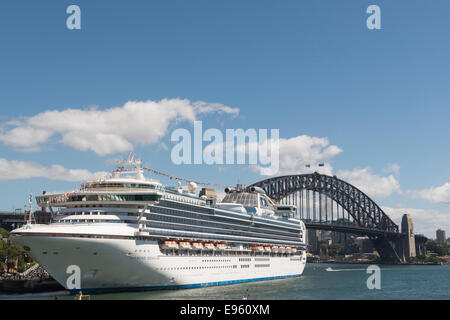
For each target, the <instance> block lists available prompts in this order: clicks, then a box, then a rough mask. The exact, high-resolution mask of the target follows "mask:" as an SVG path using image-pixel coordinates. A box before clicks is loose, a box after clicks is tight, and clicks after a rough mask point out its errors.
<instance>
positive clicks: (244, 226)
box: [147, 210, 299, 237]
mask: <svg viewBox="0 0 450 320" xmlns="http://www.w3.org/2000/svg"><path fill="white" fill-rule="evenodd" d="M161 211H171V210H161ZM166 213H167V212H166ZM187 217H189V218H191V219H187ZM193 218H195V215H193V214H189V213H187V214H185V215H184V217H183V216H182V215H178V214H176V217H167V216H159V215H152V216H150V217H148V218H147V221H149V220H151V221H167V222H176V223H183V224H193V225H202V226H208V227H215V228H221V229H232V230H236V229H237V230H239V229H240V230H245V231H247V230H248V224H242V223H240V225H236V224H237V223H236V222H235V223H236V224H232V225H231V223H230V222H229V221H227V222H223V223H227V224H228V225H223V223H220V222H217V221H214V220H212V219H195V220H193ZM207 218H209V217H207ZM209 221H211V222H209ZM253 232H256V233H258V232H263V233H264V234H273V235H278V236H287V237H298V236H299V233H298V232H288V231H284V230H283V231H281V230H273V231H272V230H267V229H266V228H265V229H260V230H253Z"/></svg>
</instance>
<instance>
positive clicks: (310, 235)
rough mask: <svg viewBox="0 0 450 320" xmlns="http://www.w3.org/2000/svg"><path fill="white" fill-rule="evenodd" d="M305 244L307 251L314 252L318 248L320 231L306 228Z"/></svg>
mask: <svg viewBox="0 0 450 320" xmlns="http://www.w3.org/2000/svg"><path fill="white" fill-rule="evenodd" d="M306 232H307V241H308V242H307V245H308V251H309V252H316V251H317V250H318V248H319V244H318V243H319V237H320V231H319V230H315V229H307V230H306Z"/></svg>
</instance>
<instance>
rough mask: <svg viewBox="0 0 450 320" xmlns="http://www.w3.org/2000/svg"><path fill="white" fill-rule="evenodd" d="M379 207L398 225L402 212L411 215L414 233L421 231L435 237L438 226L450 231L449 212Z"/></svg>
mask: <svg viewBox="0 0 450 320" xmlns="http://www.w3.org/2000/svg"><path fill="white" fill-rule="evenodd" d="M381 209H383V211H384V212H385V213H386V214H387V215H388V216H389V217H390V218H391V219H392V220H393V221H394V222H395V223H397V224H398V225H399V226H401V221H402V217H403V214H405V213H407V214H409V215H411V217H412V219H413V227H414V233H415V234H418V233H422V234H424V235H425V236H427V237H429V238H435V237H436V230H437V229H438V228H441V229H444V230H447V232H448V231H450V212H440V211H437V210H425V209H412V208H391V207H381Z"/></svg>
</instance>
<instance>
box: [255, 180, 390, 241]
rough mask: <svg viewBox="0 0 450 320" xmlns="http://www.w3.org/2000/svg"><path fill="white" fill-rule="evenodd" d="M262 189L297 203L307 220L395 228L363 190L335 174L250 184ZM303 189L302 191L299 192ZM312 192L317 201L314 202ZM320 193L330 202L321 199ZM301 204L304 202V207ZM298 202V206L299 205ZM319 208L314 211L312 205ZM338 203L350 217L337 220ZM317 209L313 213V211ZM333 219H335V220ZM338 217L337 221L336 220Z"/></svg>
mask: <svg viewBox="0 0 450 320" xmlns="http://www.w3.org/2000/svg"><path fill="white" fill-rule="evenodd" d="M251 186H257V187H260V188H262V189H264V191H265V192H266V194H267V195H268V196H269V197H270V198H272V199H274V200H276V201H277V202H284V203H289V204H295V205H297V207H298V209H297V213H298V214H299V216H300V218H301V219H303V220H306V221H307V223H310V224H312V223H326V224H329V223H333V221H334V223H336V224H342V223H344V224H345V223H347V224H348V225H349V228H350V225H352V228H353V229H358V228H361V229H367V230H366V231H373V232H375V233H379V232H382V233H383V232H389V233H398V232H399V227H398V225H397V224H395V223H394V222H393V221H392V220H391V219H390V218H389V216H388V215H387V214H386V213H385V212H384V211H383V210H382V209H381V208H380V207H379V206H378V205H377V204H376V203H375V202H374V201H373V200H372V199H370V198H369V197H368V196H367V195H366V194H365V193H363V192H362V191H361V190H359V189H358V188H356V187H355V186H353V185H351V184H350V183H348V182H345V181H343V180H340V179H338V178H337V177H336V176H333V177H331V176H327V175H323V174H319V173H312V174H302V175H289V176H280V177H275V178H269V179H266V180H262V181H259V182H257V183H254V184H252V185H251ZM303 191H306V192H303ZM308 191H312V192H313V199H312V200H313V201H312V210H311V208H310V207H311V206H310V205H311V199H310V198H311V197H310V195H309V192H308ZM316 193H318V194H319V201H318V203H317V201H316ZM322 195H324V196H326V197H327V198H328V199H330V200H331V203H330V201H326V200H325V201H323V200H322ZM333 202H335V203H336V209H337V215H336V216H335V215H334V211H333V208H334V206H333ZM305 204H307V205H306V206H305ZM299 205H300V206H299ZM317 206H318V207H319V210H318V211H317V210H316V207H317ZM339 206H340V207H341V208H342V209H343V210H345V211H346V212H347V213H348V216H350V217H351V219H350V218H347V219H345V217H344V215H343V217H344V218H341V219H339V211H338V210H339ZM316 211H317V212H316ZM335 218H336V220H335ZM339 220H340V221H339Z"/></svg>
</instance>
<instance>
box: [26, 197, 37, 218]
mask: <svg viewBox="0 0 450 320" xmlns="http://www.w3.org/2000/svg"><path fill="white" fill-rule="evenodd" d="M28 203H29V205H30V212H29V213H28V221H27V224H32V222H33V219H34V214H33V195H32V194H31V193H30V197H29V199H28ZM35 222H36V220H35Z"/></svg>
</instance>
